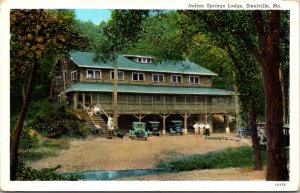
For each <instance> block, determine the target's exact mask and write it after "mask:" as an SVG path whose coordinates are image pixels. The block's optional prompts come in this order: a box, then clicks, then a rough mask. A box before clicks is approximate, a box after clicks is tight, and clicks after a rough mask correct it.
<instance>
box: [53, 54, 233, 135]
mask: <svg viewBox="0 0 300 193" xmlns="http://www.w3.org/2000/svg"><path fill="white" fill-rule="evenodd" d="M152 60H153V58H151V57H146V56H137V55H119V56H118V57H117V67H118V84H117V93H118V94H117V112H118V126H119V127H120V128H122V127H126V125H127V127H128V126H129V125H130V124H131V123H132V122H133V121H145V120H153V119H155V121H159V122H161V125H162V128H161V129H162V130H163V133H164V131H165V126H166V122H167V121H169V120H174V119H176V120H182V121H183V122H184V133H187V129H188V127H189V126H191V125H193V124H194V123H195V122H196V121H198V123H203V124H206V125H207V124H208V125H209V128H210V132H213V130H214V128H213V121H212V116H213V115H215V114H218V115H223V116H224V117H227V120H229V119H228V118H229V116H230V114H232V113H235V98H234V93H233V92H231V91H226V90H222V89H217V88H213V87H212V78H213V76H217V74H215V73H214V72H212V71H210V70H208V69H206V68H204V67H202V66H200V65H198V64H195V63H193V62H190V61H182V62H171V61H170V62H162V63H159V64H154V63H153V62H152ZM113 82H114V71H113V64H112V62H105V63H104V62H99V61H98V62H97V61H94V54H93V53H89V52H71V53H70V54H69V56H68V57H65V58H64V59H62V60H59V61H58V63H57V65H56V69H55V72H54V79H53V81H52V89H51V90H52V97H56V98H57V99H58V100H60V97H61V96H65V95H66V96H67V103H68V105H69V106H70V107H71V108H73V109H74V110H80V109H82V105H84V106H90V107H92V106H93V105H96V104H100V105H101V107H102V108H103V109H104V111H105V112H106V113H107V114H109V115H112V114H113V96H114V94H113V90H114V84H113ZM63 94H65V95H63ZM103 117H105V116H103ZM128 122H130V123H128ZM225 122H227V123H226V124H227V127H228V125H229V121H225Z"/></svg>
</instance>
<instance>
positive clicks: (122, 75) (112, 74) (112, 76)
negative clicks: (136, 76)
mask: <svg viewBox="0 0 300 193" xmlns="http://www.w3.org/2000/svg"><path fill="white" fill-rule="evenodd" d="M114 77H115V76H114V71H113V70H112V71H110V79H114ZM118 80H124V72H123V71H118Z"/></svg>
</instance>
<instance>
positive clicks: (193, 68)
mask: <svg viewBox="0 0 300 193" xmlns="http://www.w3.org/2000/svg"><path fill="white" fill-rule="evenodd" d="M70 58H71V60H72V61H73V62H74V63H75V64H77V65H78V66H79V67H89V68H107V69H112V68H113V67H112V66H113V65H112V62H111V61H108V62H102V61H94V58H95V54H94V53H91V52H70ZM117 63H118V69H119V70H136V71H149V72H165V73H182V74H198V75H209V76H216V75H217V74H216V73H214V72H212V71H210V70H208V69H206V68H204V67H202V66H200V65H198V64H196V63H194V62H190V61H180V62H175V61H166V62H160V63H157V64H154V63H137V62H135V61H132V60H130V59H128V58H126V57H124V56H122V55H118V59H117Z"/></svg>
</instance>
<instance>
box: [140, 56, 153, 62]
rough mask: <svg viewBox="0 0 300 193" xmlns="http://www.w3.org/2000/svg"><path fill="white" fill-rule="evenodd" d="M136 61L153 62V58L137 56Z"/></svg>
mask: <svg viewBox="0 0 300 193" xmlns="http://www.w3.org/2000/svg"><path fill="white" fill-rule="evenodd" d="M136 61H137V62H139V63H151V62H152V60H151V58H142V57H138V58H136Z"/></svg>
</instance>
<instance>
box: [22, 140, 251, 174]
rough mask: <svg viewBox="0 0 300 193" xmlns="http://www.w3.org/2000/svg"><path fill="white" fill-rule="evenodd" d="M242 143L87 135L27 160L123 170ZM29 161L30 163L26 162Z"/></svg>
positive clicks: (77, 167) (46, 164) (34, 164)
mask: <svg viewBox="0 0 300 193" xmlns="http://www.w3.org/2000/svg"><path fill="white" fill-rule="evenodd" d="M242 145H247V144H245V143H241V142H236V141H226V140H207V139H203V137H202V136H199V135H184V136H180V135H178V136H168V135H165V136H160V137H157V136H151V137H149V138H148V140H147V141H142V140H131V139H129V138H128V137H124V138H123V139H120V138H117V137H116V138H113V139H106V138H96V137H92V138H87V139H84V140H74V141H71V142H70V148H69V149H67V150H62V151H60V152H59V153H58V156H55V157H48V158H44V159H42V160H39V161H35V162H32V163H30V165H31V166H32V167H34V168H37V169H40V168H44V167H51V166H56V165H61V166H62V167H61V169H60V171H64V172H66V171H68V172H71V171H87V170H125V169H146V168H153V167H154V166H155V164H156V163H157V162H158V161H159V160H162V159H164V158H165V157H166V156H167V155H170V154H172V153H183V154H194V153H205V152H209V151H215V150H218V149H223V148H226V147H238V146H242ZM28 164H29V163H28Z"/></svg>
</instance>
